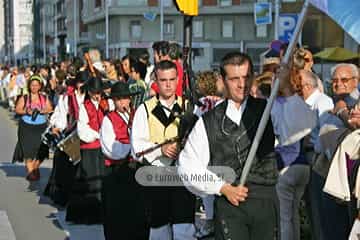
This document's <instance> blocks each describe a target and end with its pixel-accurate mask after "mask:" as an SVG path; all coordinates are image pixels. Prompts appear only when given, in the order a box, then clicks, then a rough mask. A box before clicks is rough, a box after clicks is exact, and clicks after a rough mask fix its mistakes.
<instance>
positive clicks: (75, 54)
mask: <svg viewBox="0 0 360 240" xmlns="http://www.w3.org/2000/svg"><path fill="white" fill-rule="evenodd" d="M76 2H77V0H74V57H76V56H77V24H76V22H77V21H76V17H77V15H76V12H77V4H76Z"/></svg>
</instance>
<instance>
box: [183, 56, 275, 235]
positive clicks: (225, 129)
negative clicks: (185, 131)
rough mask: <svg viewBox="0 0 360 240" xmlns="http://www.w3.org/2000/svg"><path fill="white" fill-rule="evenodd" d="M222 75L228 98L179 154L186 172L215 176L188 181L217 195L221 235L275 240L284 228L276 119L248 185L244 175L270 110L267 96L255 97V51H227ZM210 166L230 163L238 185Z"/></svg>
mask: <svg viewBox="0 0 360 240" xmlns="http://www.w3.org/2000/svg"><path fill="white" fill-rule="evenodd" d="M221 75H222V77H223V81H224V85H225V88H226V91H227V93H228V94H227V96H228V98H227V99H226V100H224V102H222V103H221V104H219V105H218V106H217V107H215V108H214V109H213V110H211V111H210V112H208V113H206V114H205V115H204V116H203V117H201V118H200V119H199V120H198V122H197V123H196V125H195V127H194V129H193V130H192V132H191V133H190V136H189V138H188V141H187V143H186V145H185V148H184V150H183V151H182V152H181V154H180V157H179V169H178V172H179V174H180V175H183V176H184V175H188V176H189V175H192V174H197V175H204V174H206V175H207V176H212V179H214V181H211V182H206V181H205V182H204V181H202V182H200V181H187V179H184V183H185V185H186V186H187V188H188V189H189V190H190V191H192V192H194V193H195V194H197V195H206V194H215V195H216V199H215V239H243V240H247V239H249V240H257V239H273V238H274V237H275V236H276V234H277V230H278V224H277V223H278V218H277V216H278V214H279V213H278V208H277V197H276V190H275V184H276V180H277V176H278V175H277V166H276V157H275V153H274V141H275V136H274V132H273V127H272V124H271V121H269V122H268V124H267V126H266V129H265V133H264V135H263V137H262V140H261V142H260V145H259V146H260V147H259V149H258V151H257V154H256V159H255V163H254V164H253V166H252V167H251V170H250V174H249V177H248V181H247V185H246V186H238V184H239V179H240V176H241V173H242V169H243V167H244V163H245V161H246V158H247V155H248V153H249V150H250V147H251V144H252V141H253V139H254V136H255V133H256V130H257V128H258V127H259V122H260V119H261V116H262V113H263V111H264V108H265V105H266V100H263V99H254V98H253V97H251V96H249V91H250V88H251V84H252V78H253V68H252V62H251V59H250V58H249V56H247V55H246V54H243V53H239V52H232V53H229V54H227V55H226V56H225V57H224V58H223V60H222V63H221ZM208 165H212V166H226V167H230V168H232V169H233V170H234V171H235V173H236V180H235V182H234V183H233V184H230V183H226V182H225V181H223V180H222V179H219V178H218V177H217V176H216V175H215V174H214V173H213V172H211V171H210V170H208V169H207V167H208Z"/></svg>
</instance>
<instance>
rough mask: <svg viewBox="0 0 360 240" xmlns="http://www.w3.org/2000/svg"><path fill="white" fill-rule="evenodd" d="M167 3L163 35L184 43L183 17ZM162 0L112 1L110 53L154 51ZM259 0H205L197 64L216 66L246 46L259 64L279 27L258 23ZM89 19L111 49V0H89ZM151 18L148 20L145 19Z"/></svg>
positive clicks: (196, 30)
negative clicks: (221, 60)
mask: <svg viewBox="0 0 360 240" xmlns="http://www.w3.org/2000/svg"><path fill="white" fill-rule="evenodd" d="M162 1H163V6H164V25H163V39H164V40H171V41H177V42H180V43H181V42H182V40H183V39H182V38H183V18H182V16H181V15H180V14H179V13H178V11H177V10H176V8H175V7H174V5H173V1H172V0H162ZM159 3H160V2H159V0H112V1H110V2H109V10H108V11H109V49H110V51H109V52H110V57H115V58H118V57H121V56H123V55H125V54H126V53H134V52H136V51H138V50H139V49H149V50H150V49H151V45H152V43H153V42H154V41H157V40H159V39H161V36H160V4H159ZM253 6H254V0H241V1H240V0H202V1H199V16H198V17H195V18H194V22H193V48H194V52H193V53H194V54H193V67H194V69H195V70H198V69H206V68H210V67H211V66H213V65H216V64H218V63H219V61H220V59H221V57H222V56H223V55H224V54H225V53H226V52H228V51H231V50H244V51H247V52H248V53H249V54H250V55H252V56H253V57H254V58H255V59H256V60H255V61H256V62H259V57H258V56H259V54H260V53H261V52H263V51H264V50H265V49H266V48H267V47H268V45H269V42H270V41H271V39H273V36H274V33H273V27H272V26H271V25H268V26H264V27H262V29H261V31H259V29H257V27H256V26H255V24H254V13H253ZM82 16H83V22H84V23H85V24H86V25H87V27H88V32H89V35H90V36H89V37H90V44H89V46H88V47H98V48H100V49H101V50H102V51H103V52H104V50H105V20H104V19H105V2H104V1H101V0H88V1H84V6H83V9H82ZM145 17H146V18H145Z"/></svg>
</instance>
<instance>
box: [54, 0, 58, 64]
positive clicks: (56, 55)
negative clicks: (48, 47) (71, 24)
mask: <svg viewBox="0 0 360 240" xmlns="http://www.w3.org/2000/svg"><path fill="white" fill-rule="evenodd" d="M57 15H58V11H57V3H55V62H57V61H58V28H57V19H58V16H57Z"/></svg>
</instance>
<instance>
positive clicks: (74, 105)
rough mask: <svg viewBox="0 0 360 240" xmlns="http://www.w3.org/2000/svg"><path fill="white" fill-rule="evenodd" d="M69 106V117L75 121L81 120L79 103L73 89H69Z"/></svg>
mask: <svg viewBox="0 0 360 240" xmlns="http://www.w3.org/2000/svg"><path fill="white" fill-rule="evenodd" d="M67 95H68V106H69V115H70V117H71V118H72V119H73V120H76V121H77V120H78V119H79V103H78V102H77V99H76V94H75V89H74V88H73V87H68V91H67Z"/></svg>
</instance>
